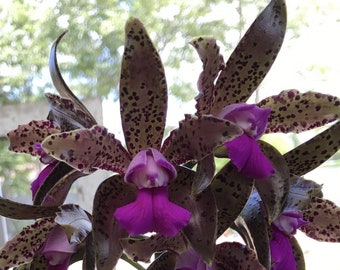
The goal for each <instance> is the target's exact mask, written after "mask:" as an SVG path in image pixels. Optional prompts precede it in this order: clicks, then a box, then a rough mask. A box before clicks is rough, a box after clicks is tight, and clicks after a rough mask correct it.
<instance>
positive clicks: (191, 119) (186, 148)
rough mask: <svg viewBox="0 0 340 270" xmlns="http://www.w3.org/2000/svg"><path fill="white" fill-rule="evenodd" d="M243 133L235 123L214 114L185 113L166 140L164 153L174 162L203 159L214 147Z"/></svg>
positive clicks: (180, 162) (181, 162)
mask: <svg viewBox="0 0 340 270" xmlns="http://www.w3.org/2000/svg"><path fill="white" fill-rule="evenodd" d="M242 133H243V131H242V129H240V128H239V127H238V126H236V125H235V124H233V123H231V122H229V121H227V120H223V119H219V118H216V117H213V116H208V115H203V116H198V117H196V116H193V115H185V119H184V120H182V121H181V122H180V123H179V128H178V129H175V130H173V131H172V132H171V133H170V136H169V137H168V138H167V139H166V140H165V142H164V144H163V147H162V153H163V154H164V156H165V157H166V158H167V159H168V160H169V161H170V162H171V163H172V164H183V163H186V162H187V161H191V160H201V159H202V158H204V157H206V156H207V155H209V154H211V153H212V151H213V149H214V148H215V147H217V146H220V145H222V144H223V143H224V142H226V141H229V140H231V139H233V138H235V137H237V136H238V135H241V134H242Z"/></svg>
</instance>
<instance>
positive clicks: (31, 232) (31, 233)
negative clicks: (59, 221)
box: [0, 218, 56, 268]
mask: <svg viewBox="0 0 340 270" xmlns="http://www.w3.org/2000/svg"><path fill="white" fill-rule="evenodd" d="M55 226H56V224H55V223H54V221H53V218H42V219H39V220H37V221H36V222H35V223H34V224H32V225H29V226H26V227H25V228H23V230H22V231H21V232H20V233H18V234H17V235H15V236H14V237H13V238H12V239H11V240H9V241H8V242H7V243H6V244H5V246H4V247H3V248H1V249H0V266H6V267H9V268H10V267H13V266H16V265H20V264H24V263H28V262H31V261H32V259H33V257H34V255H35V253H36V252H37V250H38V249H39V248H40V246H41V245H42V244H43V243H44V242H45V240H46V237H47V235H48V234H49V233H50V231H51V230H52V229H53V228H54V227H55Z"/></svg>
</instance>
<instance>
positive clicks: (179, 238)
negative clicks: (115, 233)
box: [120, 233, 188, 262]
mask: <svg viewBox="0 0 340 270" xmlns="http://www.w3.org/2000/svg"><path fill="white" fill-rule="evenodd" d="M120 243H121V244H122V246H123V249H124V253H126V255H127V256H129V257H130V258H131V259H132V260H134V261H135V262H137V261H142V262H150V258H151V256H152V255H153V254H154V253H155V252H162V251H166V250H171V251H174V252H176V253H182V252H184V251H185V250H186V249H187V248H188V242H187V240H186V239H185V237H184V235H183V234H182V233H178V234H176V235H175V236H174V237H164V236H163V235H161V234H155V235H153V236H151V237H148V238H144V239H132V238H124V239H121V241H120Z"/></svg>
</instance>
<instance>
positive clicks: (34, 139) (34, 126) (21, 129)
mask: <svg viewBox="0 0 340 270" xmlns="http://www.w3.org/2000/svg"><path fill="white" fill-rule="evenodd" d="M58 132H60V128H59V127H58V126H56V125H55V124H53V123H52V122H50V121H46V120H40V121H31V122H29V123H28V124H26V125H19V126H18V128H17V129H15V130H12V131H10V132H8V134H7V136H8V138H9V141H10V145H9V150H11V151H14V152H19V153H27V154H30V155H32V156H39V155H40V152H39V151H38V149H36V148H35V144H38V143H41V142H42V141H43V140H44V139H45V138H46V137H47V136H49V135H51V134H54V133H58Z"/></svg>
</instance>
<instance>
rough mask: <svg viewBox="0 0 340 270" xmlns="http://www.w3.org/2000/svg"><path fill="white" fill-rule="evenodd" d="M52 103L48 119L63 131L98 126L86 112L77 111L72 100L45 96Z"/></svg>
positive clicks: (51, 95)
mask: <svg viewBox="0 0 340 270" xmlns="http://www.w3.org/2000/svg"><path fill="white" fill-rule="evenodd" d="M45 95H46V97H47V99H48V100H49V103H50V111H49V114H48V117H47V119H48V120H50V121H51V122H53V123H56V124H57V125H58V126H59V127H60V129H61V131H69V130H73V129H79V128H90V127H92V126H93V125H95V124H96V122H93V119H92V118H90V117H89V116H88V115H87V114H86V113H85V112H83V111H81V110H79V109H77V108H76V107H75V104H74V103H73V101H72V100H71V99H68V98H62V97H60V96H58V95H54V94H51V93H47V94H45Z"/></svg>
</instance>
